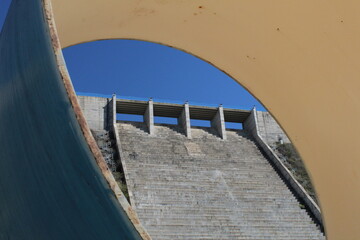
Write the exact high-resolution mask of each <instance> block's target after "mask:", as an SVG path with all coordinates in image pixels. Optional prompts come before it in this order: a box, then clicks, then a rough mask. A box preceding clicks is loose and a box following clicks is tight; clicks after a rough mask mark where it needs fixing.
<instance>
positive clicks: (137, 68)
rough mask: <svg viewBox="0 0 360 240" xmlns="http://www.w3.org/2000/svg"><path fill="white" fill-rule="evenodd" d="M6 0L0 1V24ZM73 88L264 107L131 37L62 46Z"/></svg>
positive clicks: (181, 56) (182, 59) (169, 51)
mask: <svg viewBox="0 0 360 240" xmlns="http://www.w3.org/2000/svg"><path fill="white" fill-rule="evenodd" d="M10 2H11V0H0V27H1V26H2V24H3V21H4V19H5V16H6V12H7V8H8V6H9V4H10ZM63 52H64V57H65V60H66V63H67V66H68V70H69V72H70V75H71V78H72V81H73V84H74V87H75V90H76V91H77V92H86V93H99V94H112V93H116V94H117V95H122V96H135V97H141V98H149V97H154V98H160V99H170V100H180V101H185V100H189V101H190V102H195V103H197V102H199V103H205V104H220V103H222V104H224V106H225V107H226V106H234V107H241V108H244V109H251V108H252V107H253V106H256V108H257V109H258V110H265V109H264V107H263V106H262V105H261V104H260V103H259V102H258V101H257V100H256V99H255V98H253V97H252V96H251V95H250V94H249V93H248V92H247V91H246V90H245V89H243V88H242V87H241V86H240V85H239V84H237V83H236V82H235V81H234V80H233V79H231V78H230V77H228V76H227V75H225V74H224V73H223V72H221V71H219V70H218V69H216V68H214V67H213V66H211V65H209V64H207V63H205V62H203V61H202V60H200V59H198V58H196V57H194V56H192V55H189V54H187V53H184V52H181V51H179V50H176V49H173V48H170V47H166V46H162V45H158V44H154V43H150V42H141V41H133V40H108V41H98V42H91V43H85V44H80V45H77V46H73V47H69V48H66V49H64V51H63Z"/></svg>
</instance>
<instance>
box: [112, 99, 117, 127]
mask: <svg viewBox="0 0 360 240" xmlns="http://www.w3.org/2000/svg"><path fill="white" fill-rule="evenodd" d="M111 110H112V124H113V125H115V124H116V94H115V93H114V94H113V95H112V109H111Z"/></svg>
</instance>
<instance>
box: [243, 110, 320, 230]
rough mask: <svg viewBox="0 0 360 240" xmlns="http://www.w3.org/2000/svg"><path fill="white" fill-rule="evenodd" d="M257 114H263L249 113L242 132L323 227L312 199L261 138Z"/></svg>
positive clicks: (316, 206) (253, 111)
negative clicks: (250, 139)
mask: <svg viewBox="0 0 360 240" xmlns="http://www.w3.org/2000/svg"><path fill="white" fill-rule="evenodd" d="M259 113H260V114H261V115H262V113H264V112H259V111H256V109H255V108H254V109H253V110H252V111H251V114H250V116H249V117H248V119H247V120H246V122H245V123H244V130H245V131H246V132H247V133H248V134H250V136H252V137H253V139H254V140H255V142H256V143H257V144H258V146H259V147H260V149H261V150H262V151H263V152H264V154H265V155H266V156H267V158H268V159H269V160H270V161H271V162H272V164H273V165H274V166H275V168H276V169H277V171H278V172H279V174H280V175H281V176H282V178H283V179H284V180H285V181H286V183H287V184H288V185H289V186H290V187H291V188H292V190H293V192H294V193H295V194H296V195H297V197H298V198H299V199H301V200H302V202H303V203H304V204H305V205H306V207H307V208H308V209H309V211H310V212H311V214H312V215H313V217H314V218H315V219H316V221H317V222H318V223H319V224H320V225H322V226H323V219H322V216H321V211H320V208H319V206H318V205H317V204H316V202H315V201H314V199H312V198H311V197H310V196H309V194H308V193H307V192H306V190H305V189H304V188H303V187H302V186H301V184H300V183H299V182H298V181H297V180H296V179H295V177H294V176H293V175H292V173H291V171H290V170H289V169H287V167H286V166H285V165H284V164H283V163H282V161H281V160H280V159H279V158H278V156H277V155H276V154H275V152H274V151H273V150H272V148H271V147H270V145H269V143H268V142H266V141H265V140H264V138H263V136H262V135H261V134H260V131H259V129H260V128H259V122H260V121H259V120H258V116H259ZM262 116H263V115H262ZM270 117H271V116H270ZM272 121H273V119H272ZM271 124H273V126H272V127H274V128H275V129H277V128H280V127H279V126H275V125H274V124H276V122H275V123H273V122H272V123H271ZM276 127H277V128H276ZM280 130H281V129H280ZM276 134H277V133H276ZM275 136H276V135H275ZM268 139H272V138H271V135H269V138H268Z"/></svg>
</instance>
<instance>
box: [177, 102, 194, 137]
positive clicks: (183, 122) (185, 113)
mask: <svg viewBox="0 0 360 240" xmlns="http://www.w3.org/2000/svg"><path fill="white" fill-rule="evenodd" d="M178 124H179V126H181V127H182V128H183V129H184V132H185V135H186V136H187V138H189V139H191V125H190V110H189V103H187V102H186V103H185V104H184V109H183V110H182V112H181V115H180V116H179V117H178Z"/></svg>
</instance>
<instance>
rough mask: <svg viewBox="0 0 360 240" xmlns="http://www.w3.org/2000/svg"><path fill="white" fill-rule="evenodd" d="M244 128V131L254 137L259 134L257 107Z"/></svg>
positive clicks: (252, 111)
mask: <svg viewBox="0 0 360 240" xmlns="http://www.w3.org/2000/svg"><path fill="white" fill-rule="evenodd" d="M243 127H244V130H245V131H247V132H248V133H250V134H251V135H252V136H256V135H258V134H259V132H258V123H257V112H256V108H255V107H254V108H253V109H252V110H251V113H250V116H249V117H248V118H247V119H246V120H245V122H244V124H243Z"/></svg>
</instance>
